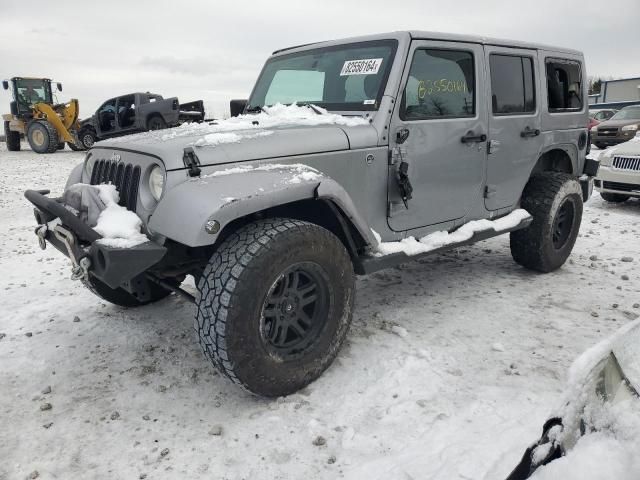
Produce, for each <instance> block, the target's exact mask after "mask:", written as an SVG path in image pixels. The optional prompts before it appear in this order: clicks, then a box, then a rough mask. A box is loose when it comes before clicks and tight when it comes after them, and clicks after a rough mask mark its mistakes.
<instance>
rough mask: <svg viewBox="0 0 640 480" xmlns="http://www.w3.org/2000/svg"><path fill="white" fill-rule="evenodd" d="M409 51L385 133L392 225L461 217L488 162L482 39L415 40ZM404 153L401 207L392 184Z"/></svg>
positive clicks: (478, 194) (477, 195) (477, 193)
mask: <svg viewBox="0 0 640 480" xmlns="http://www.w3.org/2000/svg"><path fill="white" fill-rule="evenodd" d="M408 58H409V62H410V65H408V66H407V68H406V69H405V74H404V78H403V80H402V85H403V87H402V89H401V92H400V94H401V101H400V102H399V103H398V105H397V107H396V109H395V111H394V114H393V119H392V122H391V132H390V133H391V135H390V139H389V140H390V141H389V144H390V148H391V149H392V155H393V158H394V162H396V163H395V164H394V165H390V166H389V188H388V202H389V208H388V223H389V227H390V228H391V229H392V230H395V231H404V230H410V229H413V228H418V227H423V226H427V225H434V224H438V223H442V222H447V221H450V220H456V219H460V218H462V217H464V216H465V215H466V214H467V213H468V212H469V210H470V208H471V207H472V206H473V205H474V204H475V203H477V202H478V201H480V202H481V201H482V190H483V187H484V174H485V168H486V167H485V161H486V134H487V106H486V102H483V101H481V99H482V98H483V94H482V92H484V91H485V75H484V52H483V48H482V45H477V44H471V43H460V42H436V41H415V42H413V43H412V45H411V50H410V52H409V57H408ZM407 132H408V137H406V139H404V137H405V136H406V134H407ZM403 139H404V141H403ZM402 161H405V162H406V163H407V164H408V171H407V173H408V178H409V181H410V182H411V185H412V186H413V197H412V198H411V199H410V200H408V201H407V205H406V207H405V205H404V202H403V201H402V200H401V197H400V195H399V192H400V191H401V190H399V189H398V186H397V169H398V165H399V162H402Z"/></svg>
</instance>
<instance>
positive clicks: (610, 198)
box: [600, 192, 630, 203]
mask: <svg viewBox="0 0 640 480" xmlns="http://www.w3.org/2000/svg"><path fill="white" fill-rule="evenodd" d="M600 196H601V197H602V199H603V200H604V201H605V202H611V203H622V202H626V201H627V200H629V197H630V195H625V194H624V193H608V192H600Z"/></svg>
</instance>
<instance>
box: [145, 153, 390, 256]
mask: <svg viewBox="0 0 640 480" xmlns="http://www.w3.org/2000/svg"><path fill="white" fill-rule="evenodd" d="M309 199H326V200H330V201H332V202H334V203H335V204H336V205H337V206H338V208H339V209H340V210H341V211H342V212H343V213H344V215H345V216H346V217H347V219H348V220H349V221H350V222H351V224H352V225H353V226H354V227H355V228H356V230H357V231H358V233H359V234H360V235H361V236H362V238H363V239H364V240H365V242H366V243H367V244H369V245H376V244H377V241H376V239H375V237H374V236H373V233H372V232H371V229H370V228H369V226H368V225H367V223H366V221H365V220H364V218H363V217H362V216H361V215H360V213H359V212H358V211H357V209H356V207H355V205H354V203H353V201H352V199H351V197H350V196H349V194H348V193H347V192H346V190H345V189H344V188H343V187H342V186H341V185H339V184H338V183H337V182H336V181H335V180H333V179H332V178H330V177H328V176H326V175H323V174H322V173H321V172H319V171H317V170H315V169H313V168H310V167H306V166H302V165H278V166H272V165H271V166H270V165H267V166H264V167H236V168H231V169H229V170H226V171H225V170H223V171H218V172H216V173H214V174H212V175H203V176H202V177H199V178H195V179H190V180H187V181H186V182H183V183H181V184H179V185H177V186H175V187H174V188H171V189H170V190H168V191H167V192H165V194H164V196H163V197H162V199H161V200H160V203H159V204H158V206H157V207H156V209H155V211H154V213H153V215H152V216H151V218H150V220H149V223H148V228H149V230H150V232H151V233H152V234H160V235H162V236H164V237H167V238H169V239H171V240H174V241H176V242H178V243H181V244H183V245H186V246H188V247H202V246H207V245H212V244H213V243H215V242H216V240H217V238H218V237H219V235H220V233H221V232H222V231H223V230H224V229H225V227H227V226H228V225H229V224H230V223H231V222H233V221H234V220H237V219H239V218H243V217H246V216H249V215H252V214H255V213H258V212H261V211H264V210H267V209H269V208H273V207H279V206H283V205H286V204H288V203H292V202H296V201H300V200H309ZM209 221H212V222H213V221H216V222H218V224H219V227H218V228H217V231H216V232H215V233H213V234H211V233H207V231H206V230H205V226H206V224H207V222H209Z"/></svg>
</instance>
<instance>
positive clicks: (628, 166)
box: [613, 157, 640, 171]
mask: <svg viewBox="0 0 640 480" xmlns="http://www.w3.org/2000/svg"><path fill="white" fill-rule="evenodd" d="M613 168H619V169H620V170H636V171H640V157H613Z"/></svg>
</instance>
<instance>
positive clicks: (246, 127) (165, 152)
mask: <svg viewBox="0 0 640 480" xmlns="http://www.w3.org/2000/svg"><path fill="white" fill-rule="evenodd" d="M323 112H324V113H321V114H319V113H316V112H315V111H314V110H313V109H310V108H307V107H298V106H296V105H290V106H283V105H276V106H274V107H269V108H266V109H265V112H263V113H260V114H254V115H241V116H239V117H234V118H230V119H228V120H220V121H216V122H213V123H192V124H184V125H181V126H180V127H176V128H171V129H166V130H157V131H152V132H145V133H140V134H136V135H129V136H125V137H118V138H113V139H109V140H104V141H102V142H98V143H97V144H96V146H95V148H120V149H127V150H133V151H137V152H142V153H149V154H152V155H156V156H158V157H160V158H162V160H163V161H164V163H165V166H166V168H167V169H168V170H171V169H177V168H184V163H183V160H182V157H183V153H184V149H185V148H188V147H192V148H193V149H194V152H195V153H196V155H197V156H198V159H199V160H200V163H201V164H202V165H217V164H223V163H236V162H245V161H252V160H261V159H271V158H281V157H290V156H300V155H309V154H315V153H324V152H335V151H340V150H349V149H352V148H366V147H373V146H377V143H378V135H377V131H376V129H375V128H374V127H373V126H372V125H371V123H370V120H369V119H365V118H362V117H345V116H341V115H337V114H332V113H328V112H326V111H323Z"/></svg>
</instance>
